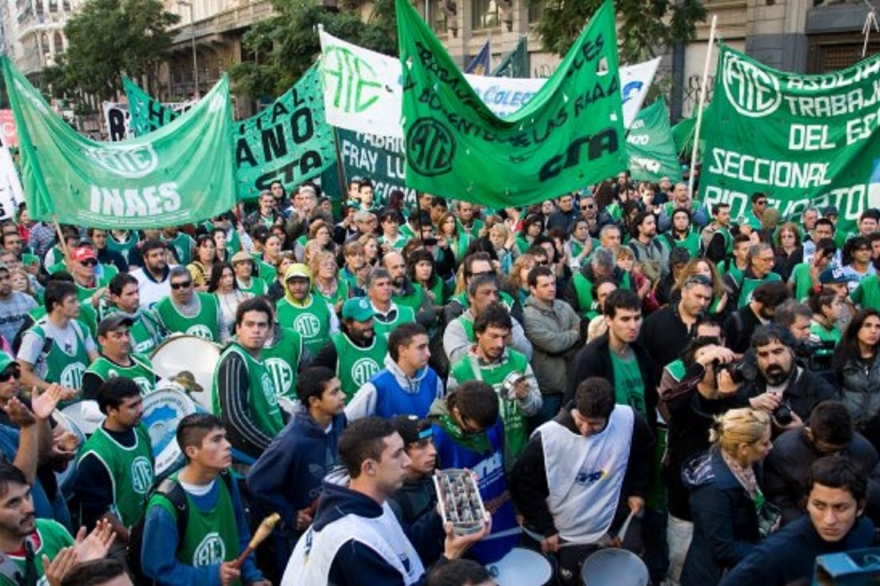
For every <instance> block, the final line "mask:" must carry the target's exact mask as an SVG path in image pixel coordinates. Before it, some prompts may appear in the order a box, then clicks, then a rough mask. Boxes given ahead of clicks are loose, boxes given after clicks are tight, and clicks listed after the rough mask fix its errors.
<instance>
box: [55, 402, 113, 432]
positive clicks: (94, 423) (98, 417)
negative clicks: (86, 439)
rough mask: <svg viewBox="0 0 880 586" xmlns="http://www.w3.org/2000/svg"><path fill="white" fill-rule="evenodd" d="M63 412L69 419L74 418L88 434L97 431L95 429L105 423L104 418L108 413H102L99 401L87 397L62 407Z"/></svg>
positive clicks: (78, 425)
mask: <svg viewBox="0 0 880 586" xmlns="http://www.w3.org/2000/svg"><path fill="white" fill-rule="evenodd" d="M61 412H62V413H64V415H66V416H67V418H68V419H70V420H72V421H73V422H74V423H75V424H76V425H77V427H78V428H79V429H80V430H82V433H84V434H85V435H86V436H90V435H92V434H93V433H95V430H96V429H98V428H99V427H100V426H101V424H102V423H104V419H106V418H107V416H106V415H104V414H103V413H101V409H100V407H98V402H97V401H89V400H87V399H86V400H82V401H78V402H76V403H74V404H73V405H68V406H67V407H65V408H64V409H62V410H61Z"/></svg>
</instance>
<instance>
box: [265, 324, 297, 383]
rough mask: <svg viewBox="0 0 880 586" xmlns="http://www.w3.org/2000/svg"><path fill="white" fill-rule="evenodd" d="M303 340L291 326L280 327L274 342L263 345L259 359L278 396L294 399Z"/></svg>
mask: <svg viewBox="0 0 880 586" xmlns="http://www.w3.org/2000/svg"><path fill="white" fill-rule="evenodd" d="M302 353H303V341H302V336H300V335H299V332H297V331H296V330H294V329H292V328H285V327H282V328H281V334H280V337H279V339H278V340H277V341H276V342H275V344H273V345H271V346H264V347H263V350H262V352H260V359H261V360H262V361H263V363H264V364H265V365H266V370H268V371H269V376H270V377H272V384H273V385H274V387H275V393H276V394H277V395H278V396H279V397H287V398H289V399H296V373H297V372H298V371H299V364H300V361H301V360H302Z"/></svg>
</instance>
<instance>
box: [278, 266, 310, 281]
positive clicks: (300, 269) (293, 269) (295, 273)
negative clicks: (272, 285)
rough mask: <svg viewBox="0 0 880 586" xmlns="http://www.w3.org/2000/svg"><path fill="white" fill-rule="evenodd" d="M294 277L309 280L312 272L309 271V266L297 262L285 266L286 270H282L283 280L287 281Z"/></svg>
mask: <svg viewBox="0 0 880 586" xmlns="http://www.w3.org/2000/svg"><path fill="white" fill-rule="evenodd" d="M294 277H300V278H303V279H308V280H309V281H311V280H312V273H311V271H309V267H307V266H306V265H304V264H302V263H299V262H298V263H295V264H292V265H290V266H289V267H287V270H286V271H285V272H284V280H285V281H289V280H291V279H292V278H294Z"/></svg>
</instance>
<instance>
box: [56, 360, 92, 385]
mask: <svg viewBox="0 0 880 586" xmlns="http://www.w3.org/2000/svg"><path fill="white" fill-rule="evenodd" d="M85 373H86V367H85V365H83V364H82V363H81V362H74V363H73V364H68V365H67V366H66V367H64V370H62V371H61V381H60V382H61V384H62V385H64V386H65V387H70V388H71V389H81V388H82V380H83V375H84V374H85Z"/></svg>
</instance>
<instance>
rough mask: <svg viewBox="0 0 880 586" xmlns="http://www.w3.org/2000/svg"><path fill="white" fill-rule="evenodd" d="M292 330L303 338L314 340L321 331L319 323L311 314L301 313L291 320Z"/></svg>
mask: <svg viewBox="0 0 880 586" xmlns="http://www.w3.org/2000/svg"><path fill="white" fill-rule="evenodd" d="M293 329H295V330H296V331H297V332H299V333H300V334H302V336H303V337H304V338H314V337H315V336H317V335H318V333H319V332H320V331H321V322H320V321H319V320H318V318H317V316H314V315H312V314H311V313H302V314H300V315H298V316H297V317H296V319H295V320H293Z"/></svg>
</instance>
